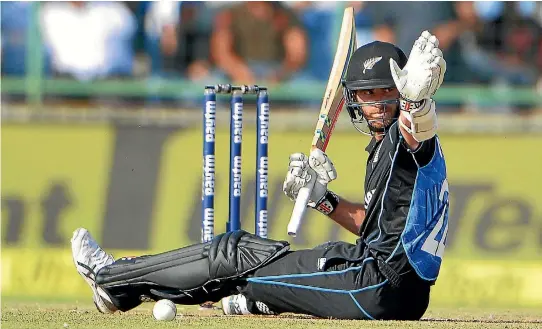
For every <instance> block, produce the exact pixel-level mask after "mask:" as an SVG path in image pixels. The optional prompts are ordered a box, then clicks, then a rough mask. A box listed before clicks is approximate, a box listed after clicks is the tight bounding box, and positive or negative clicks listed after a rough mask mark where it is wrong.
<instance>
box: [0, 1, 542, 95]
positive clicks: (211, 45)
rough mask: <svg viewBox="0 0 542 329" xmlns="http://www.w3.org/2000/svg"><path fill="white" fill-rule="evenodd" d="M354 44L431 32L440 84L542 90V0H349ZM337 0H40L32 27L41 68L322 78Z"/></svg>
mask: <svg viewBox="0 0 542 329" xmlns="http://www.w3.org/2000/svg"><path fill="white" fill-rule="evenodd" d="M345 5H352V6H354V7H355V11H356V28H357V35H358V45H362V44H365V43H368V42H371V41H373V40H382V41H388V42H392V43H395V44H397V45H398V46H399V47H400V48H402V49H403V50H404V51H405V53H407V55H408V53H409V52H410V49H411V47H412V44H413V42H414V41H415V39H416V38H417V37H418V36H419V35H420V33H421V32H422V31H423V30H429V31H431V32H432V33H434V34H435V35H436V36H437V37H438V38H439V40H440V45H441V48H442V50H443V51H444V55H445V59H446V60H447V63H448V70H447V73H446V83H447V85H451V84H478V85H486V86H487V85H507V86H513V87H516V86H522V87H532V88H536V89H538V90H541V89H542V5H541V3H540V2H535V1H520V2H501V1H474V2H470V1H465V2H463V1H461V2H440V1H438V2H437V1H424V2H404V1H399V2H392V1H391V2H388V1H386V2H363V1H357V2H350V3H345ZM30 6H31V3H28V2H9V3H8V2H2V4H1V28H2V44H1V53H2V76H3V77H6V76H15V77H17V76H19V77H20V76H24V75H25V73H26V70H27V65H26V64H27V63H26V62H25V60H26V58H27V56H26V53H27V51H28V49H27V47H28V45H27V42H26V40H27V37H26V35H27V34H26V33H27V29H28V27H29V26H30V22H31V20H32V19H33V17H32V14H31V9H30ZM337 8H338V5H337V3H336V2H331V1H329V2H302V1H296V2H259V1H258V2H240V1H229V2H192V1H180V2H147V1H143V2H46V3H42V4H41V9H40V11H39V22H38V28H39V31H40V36H41V40H42V42H43V47H42V48H43V49H42V50H43V56H42V58H43V63H42V68H43V74H44V76H45V77H64V78H73V79H76V80H79V81H94V80H101V79H134V78H135V79H137V78H142V77H159V78H163V79H187V80H190V81H194V82H198V83H200V84H201V85H203V84H204V83H216V82H217V81H221V82H226V81H230V82H234V83H241V82H242V83H246V84H248V83H260V84H273V83H290V82H292V83H298V82H299V83H303V82H307V81H319V82H325V81H327V79H328V76H329V71H330V69H331V65H332V61H333V55H334V52H335V42H336V37H337V33H338V30H339V28H340V19H341V18H342V8H343V6H341V7H340V8H339V10H338V9H337Z"/></svg>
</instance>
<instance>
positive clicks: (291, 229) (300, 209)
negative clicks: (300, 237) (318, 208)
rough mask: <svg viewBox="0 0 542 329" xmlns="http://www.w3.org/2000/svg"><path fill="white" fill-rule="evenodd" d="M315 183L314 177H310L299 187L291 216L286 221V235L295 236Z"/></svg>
mask: <svg viewBox="0 0 542 329" xmlns="http://www.w3.org/2000/svg"><path fill="white" fill-rule="evenodd" d="M315 183H316V179H315V177H314V178H313V179H311V180H310V181H309V182H308V183H307V185H305V186H303V187H302V188H300V189H299V193H298V194H297V199H296V200H295V205H294V210H293V211H292V216H291V217H290V222H289V223H288V235H289V236H293V237H295V236H296V235H297V231H298V230H299V227H300V226H301V221H302V220H303V216H304V215H305V211H307V204H308V203H309V200H310V196H311V192H312V189H313V188H314V184H315Z"/></svg>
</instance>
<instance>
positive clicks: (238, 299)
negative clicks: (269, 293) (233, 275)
mask: <svg viewBox="0 0 542 329" xmlns="http://www.w3.org/2000/svg"><path fill="white" fill-rule="evenodd" d="M255 304H256V308H257V309H258V311H259V313H257V314H269V315H274V314H276V313H274V312H272V311H271V310H270V309H269V307H267V305H265V304H264V303H262V302H256V303H255ZM222 312H224V314H225V315H249V314H253V313H250V311H249V310H248V305H247V298H246V297H245V296H243V295H241V294H238V295H232V296H228V297H224V298H222Z"/></svg>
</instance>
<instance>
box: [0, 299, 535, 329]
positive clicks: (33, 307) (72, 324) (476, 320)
mask: <svg viewBox="0 0 542 329" xmlns="http://www.w3.org/2000/svg"><path fill="white" fill-rule="evenodd" d="M152 306H153V304H152V303H145V304H143V305H142V306H140V307H138V308H137V309H135V310H132V311H130V312H127V313H117V314H112V315H105V314H101V313H99V312H98V311H97V310H96V309H95V308H94V305H92V304H80V303H75V302H74V303H67V302H30V301H9V300H8V301H6V300H3V302H2V328H4V329H53V328H54V329H64V328H68V329H87V328H88V329H97V328H100V329H101V328H103V329H109V328H111V329H125V328H126V329H136V328H153V329H160V328H198V329H204V328H212V329H219V328H220V329H222V328H231V329H249V328H250V329H252V328H254V329H267V328H272V329H286V328H292V329H304V328H310V329H323V328H341V329H349V328H356V329H362V328H394V329H395V328H414V329H417V328H459V327H460V328H461V329H468V328H537V327H542V310H514V311H506V310H490V309H483V310H482V309H462V308H458V309H442V308H431V309H429V310H428V311H427V313H426V314H425V316H424V318H423V319H422V320H421V321H412V322H400V321H345V320H327V319H315V318H312V317H309V316H302V315H293V314H287V315H282V316H276V317H264V316H224V315H222V314H221V311H220V310H219V309H215V310H205V311H201V310H199V308H198V307H193V306H186V307H185V306H177V310H178V313H177V318H176V319H175V320H173V321H169V322H159V321H156V320H155V319H154V318H153V317H152Z"/></svg>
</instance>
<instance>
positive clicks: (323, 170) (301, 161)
mask: <svg viewBox="0 0 542 329" xmlns="http://www.w3.org/2000/svg"><path fill="white" fill-rule="evenodd" d="M336 178H337V172H336V171H335V167H334V166H333V162H331V160H330V159H329V158H328V156H327V155H326V154H325V153H324V152H322V151H321V150H319V149H314V150H313V151H312V152H311V153H310V155H309V156H308V157H307V156H306V155H305V154H303V153H294V154H292V155H290V164H289V165H288V173H287V174H286V178H285V179H284V184H283V187H282V190H283V191H284V194H286V196H288V198H290V200H292V201H295V199H296V198H297V194H298V193H299V190H300V189H301V188H302V187H304V186H305V185H307V184H308V183H309V182H310V181H311V180H313V179H314V180H316V182H315V184H314V188H313V189H312V192H311V196H310V202H309V206H310V207H313V208H317V209H318V206H319V205H320V204H321V203H322V202H323V201H324V200H325V197H326V194H328V193H330V192H328V190H327V184H328V183H329V182H331V181H333V180H334V179H336ZM319 210H320V209H319ZM324 213H325V211H324Z"/></svg>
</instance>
